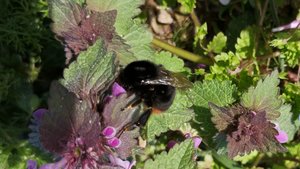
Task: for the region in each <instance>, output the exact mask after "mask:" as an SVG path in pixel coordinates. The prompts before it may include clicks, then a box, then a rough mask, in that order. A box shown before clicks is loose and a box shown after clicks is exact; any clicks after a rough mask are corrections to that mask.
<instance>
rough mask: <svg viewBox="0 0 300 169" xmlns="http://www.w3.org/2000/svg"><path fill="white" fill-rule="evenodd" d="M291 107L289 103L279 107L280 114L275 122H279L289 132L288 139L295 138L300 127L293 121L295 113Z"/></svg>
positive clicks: (280, 126) (282, 128)
mask: <svg viewBox="0 0 300 169" xmlns="http://www.w3.org/2000/svg"><path fill="white" fill-rule="evenodd" d="M291 109H292V107H291V105H289V104H284V105H282V106H281V107H280V109H279V112H280V116H279V118H277V119H276V121H275V123H278V124H279V128H280V129H281V130H283V131H285V132H286V133H287V135H288V141H291V140H293V139H294V135H295V133H296V132H297V131H298V128H297V127H296V125H295V124H294V121H293V113H291ZM297 121H298V119H297Z"/></svg>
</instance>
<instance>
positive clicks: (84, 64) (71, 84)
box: [62, 40, 118, 106]
mask: <svg viewBox="0 0 300 169" xmlns="http://www.w3.org/2000/svg"><path fill="white" fill-rule="evenodd" d="M103 45H104V44H103V43H102V42H101V40H99V41H97V42H96V43H95V44H94V45H93V46H91V47H90V48H89V49H88V50H87V51H84V52H82V53H81V54H80V55H79V56H78V58H77V60H76V61H75V62H73V63H71V64H70V66H69V67H68V68H67V69H65V71H64V79H63V80H62V84H63V85H64V86H66V88H67V89H68V90H69V91H71V92H73V93H75V94H76V95H77V97H79V98H81V99H90V100H91V102H92V104H93V106H95V104H96V103H97V101H98V99H99V96H100V98H102V97H103V93H104V92H105V91H106V89H107V88H108V87H110V85H111V84H112V83H113V81H114V79H115V77H116V74H117V69H118V67H117V65H118V64H117V60H116V57H115V54H114V53H111V52H107V51H106V49H105V48H104V46H103Z"/></svg>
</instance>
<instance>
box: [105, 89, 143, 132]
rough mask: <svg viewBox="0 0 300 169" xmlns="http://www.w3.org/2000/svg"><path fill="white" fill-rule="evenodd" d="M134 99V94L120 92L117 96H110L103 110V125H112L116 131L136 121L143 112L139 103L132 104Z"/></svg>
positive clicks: (135, 97) (135, 98) (135, 99)
mask: <svg viewBox="0 0 300 169" xmlns="http://www.w3.org/2000/svg"><path fill="white" fill-rule="evenodd" d="M136 101H137V96H136V95H131V96H128V95H127V94H122V95H119V96H118V97H112V98H111V99H110V101H109V103H107V104H106V105H105V107H104V110H103V114H102V115H103V123H104V126H112V127H114V128H115V129H116V130H117V133H118V132H119V131H121V130H123V129H124V127H127V125H132V124H134V123H135V122H137V121H138V120H139V117H140V116H141V114H142V113H143V109H142V107H141V104H138V105H136V106H132V104H134V103H135V102H136Z"/></svg>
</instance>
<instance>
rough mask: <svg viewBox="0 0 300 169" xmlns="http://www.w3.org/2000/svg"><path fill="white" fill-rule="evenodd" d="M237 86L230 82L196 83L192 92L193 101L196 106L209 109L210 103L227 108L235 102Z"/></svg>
mask: <svg viewBox="0 0 300 169" xmlns="http://www.w3.org/2000/svg"><path fill="white" fill-rule="evenodd" d="M236 90H237V88H236V86H235V85H233V84H231V82H230V81H228V80H226V81H218V80H211V81H204V82H203V83H201V82H196V83H195V84H194V87H193V89H192V90H191V93H190V95H191V97H192V99H191V101H192V102H193V104H194V105H195V106H199V107H205V108H208V102H212V103H215V104H216V105H219V106H226V105H228V104H231V103H233V102H234V101H235V98H234V96H235V95H236Z"/></svg>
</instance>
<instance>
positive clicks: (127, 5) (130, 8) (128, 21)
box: [86, 0, 144, 37]
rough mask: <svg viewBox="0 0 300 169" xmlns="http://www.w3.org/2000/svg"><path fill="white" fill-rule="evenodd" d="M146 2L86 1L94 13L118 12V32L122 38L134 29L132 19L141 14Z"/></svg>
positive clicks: (135, 0)
mask: <svg viewBox="0 0 300 169" xmlns="http://www.w3.org/2000/svg"><path fill="white" fill-rule="evenodd" d="M143 3H144V0H86V4H87V7H88V8H89V9H92V10H94V11H98V12H105V11H110V10H117V12H118V14H117V18H116V23H115V27H116V31H117V32H118V34H119V35H120V36H121V37H122V36H124V35H125V34H127V33H128V30H129V29H130V28H131V27H132V24H133V21H132V18H133V17H134V16H136V15H138V14H139V13H140V9H139V6H141V5H142V4H143Z"/></svg>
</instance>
